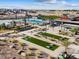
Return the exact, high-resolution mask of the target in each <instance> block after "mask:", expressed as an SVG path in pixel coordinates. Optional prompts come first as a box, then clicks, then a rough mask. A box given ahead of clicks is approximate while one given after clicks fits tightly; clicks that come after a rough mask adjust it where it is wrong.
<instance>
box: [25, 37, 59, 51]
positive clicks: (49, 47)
mask: <svg viewBox="0 0 79 59" xmlns="http://www.w3.org/2000/svg"><path fill="white" fill-rule="evenodd" d="M24 40H27V41H29V42H31V43H34V44H37V45H39V46H42V47H45V48H47V49H50V50H53V51H54V50H55V49H57V48H58V46H57V45H54V44H53V45H50V43H48V42H45V41H42V40H39V39H36V38H34V37H30V36H27V37H25V38H24Z"/></svg>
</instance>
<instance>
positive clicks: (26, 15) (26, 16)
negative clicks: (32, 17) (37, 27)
mask: <svg viewBox="0 0 79 59" xmlns="http://www.w3.org/2000/svg"><path fill="white" fill-rule="evenodd" d="M26 18H28V19H29V17H28V14H27V11H26V13H25V17H24V20H23V21H24V25H25V27H26Z"/></svg>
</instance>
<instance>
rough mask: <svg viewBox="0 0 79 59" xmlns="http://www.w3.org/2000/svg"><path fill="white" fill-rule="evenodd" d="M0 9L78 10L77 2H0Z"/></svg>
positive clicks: (41, 0) (4, 0) (44, 0)
mask: <svg viewBox="0 0 79 59" xmlns="http://www.w3.org/2000/svg"><path fill="white" fill-rule="evenodd" d="M0 8H11V9H13V8H16V9H40V10H41V9H45V10H64V9H78V10H79V0H0Z"/></svg>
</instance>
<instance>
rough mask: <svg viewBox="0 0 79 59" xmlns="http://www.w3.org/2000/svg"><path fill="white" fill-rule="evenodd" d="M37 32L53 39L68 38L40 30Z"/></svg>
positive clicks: (62, 39)
mask: <svg viewBox="0 0 79 59" xmlns="http://www.w3.org/2000/svg"><path fill="white" fill-rule="evenodd" d="M38 34H40V35H43V36H47V37H51V38H54V39H58V40H60V41H66V40H68V38H66V37H61V36H58V35H54V34H50V33H46V32H40V33H38Z"/></svg>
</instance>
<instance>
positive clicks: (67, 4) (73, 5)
mask: <svg viewBox="0 0 79 59" xmlns="http://www.w3.org/2000/svg"><path fill="white" fill-rule="evenodd" d="M62 4H64V5H65V6H71V7H77V6H79V3H69V2H66V1H62Z"/></svg>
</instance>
